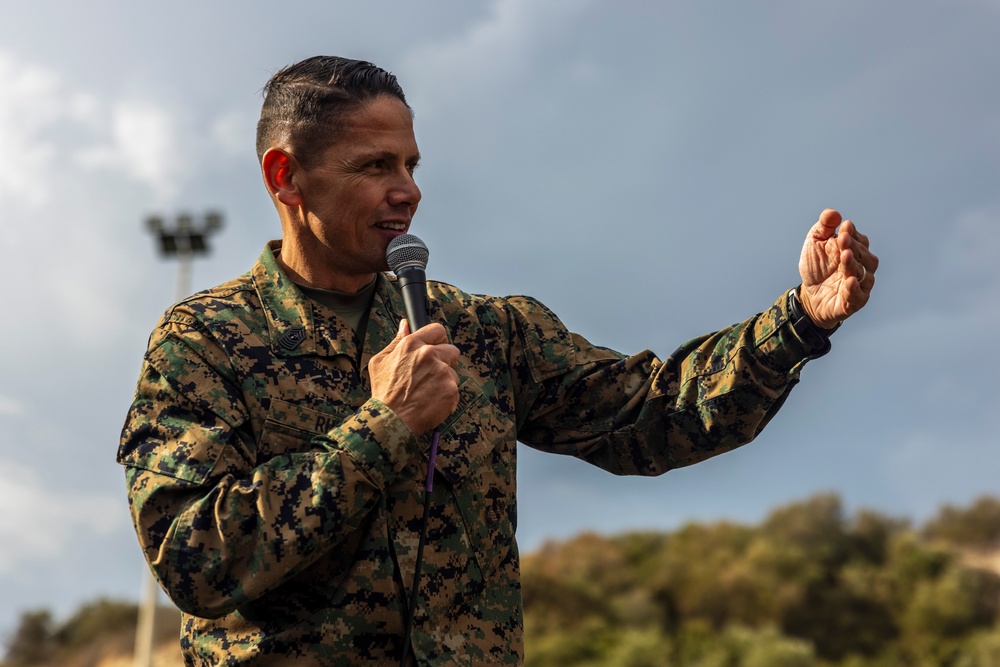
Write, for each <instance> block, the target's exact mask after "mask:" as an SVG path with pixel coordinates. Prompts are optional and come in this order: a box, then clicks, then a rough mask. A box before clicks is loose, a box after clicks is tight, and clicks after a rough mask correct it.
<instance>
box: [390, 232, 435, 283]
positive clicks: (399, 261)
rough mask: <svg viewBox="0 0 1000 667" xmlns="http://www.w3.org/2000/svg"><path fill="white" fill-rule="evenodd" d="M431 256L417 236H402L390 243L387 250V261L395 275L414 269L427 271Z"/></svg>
mask: <svg viewBox="0 0 1000 667" xmlns="http://www.w3.org/2000/svg"><path fill="white" fill-rule="evenodd" d="M430 254H431V253H430V251H429V250H428V249H427V246H426V245H424V242H423V241H421V240H420V239H418V238H417V237H416V236H414V235H413V234H400V235H399V236H397V237H396V238H394V239H393V240H391V241H389V247H388V248H386V249H385V261H386V264H388V265H389V268H390V269H392V272H393V273H395V274H399V272H400V271H402V270H404V269H408V268H413V267H417V268H420V269H426V268H427V259H428V258H429V257H430Z"/></svg>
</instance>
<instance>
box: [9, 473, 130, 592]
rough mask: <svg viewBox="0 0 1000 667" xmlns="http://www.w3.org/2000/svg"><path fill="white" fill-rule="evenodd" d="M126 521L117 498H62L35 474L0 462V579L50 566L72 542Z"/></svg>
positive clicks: (101, 532) (105, 533)
mask: <svg viewBox="0 0 1000 667" xmlns="http://www.w3.org/2000/svg"><path fill="white" fill-rule="evenodd" d="M126 520H127V518H126V516H125V512H124V510H123V508H122V503H121V501H120V499H119V498H114V497H111V496H99V495H85V494H71V493H62V492H60V491H59V490H56V489H52V488H48V487H46V486H45V484H44V482H43V480H42V478H41V475H39V474H38V473H37V472H36V471H35V470H33V469H31V468H27V467H24V466H21V465H18V464H16V463H12V462H10V461H5V460H2V459H0V574H8V573H10V572H12V571H13V570H14V569H15V568H16V567H17V566H18V565H20V564H22V563H30V562H33V561H37V560H39V559H44V560H55V559H56V558H58V557H60V556H62V555H63V554H64V552H65V550H66V549H67V548H68V546H69V544H70V541H71V540H72V538H74V537H75V536H77V535H79V534H86V535H91V534H96V535H108V534H110V533H111V532H112V531H114V530H115V529H117V528H119V527H121V526H122V525H123V524H124V522H125V521H126Z"/></svg>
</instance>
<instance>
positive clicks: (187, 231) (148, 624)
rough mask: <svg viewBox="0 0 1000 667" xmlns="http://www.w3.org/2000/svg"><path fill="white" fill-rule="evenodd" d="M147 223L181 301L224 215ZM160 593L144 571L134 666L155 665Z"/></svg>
mask: <svg viewBox="0 0 1000 667" xmlns="http://www.w3.org/2000/svg"><path fill="white" fill-rule="evenodd" d="M146 226H147V227H148V228H149V230H150V231H151V232H153V234H155V235H157V236H158V237H159V241H160V254H161V255H163V256H164V257H177V259H178V260H179V261H180V264H179V265H178V267H177V288H176V294H175V296H174V301H175V302H177V301H180V300H181V299H183V298H185V297H187V296H188V294H190V292H191V268H192V264H193V262H194V257H195V255H204V254H207V253H208V236H209V235H210V234H212V233H214V232H216V231H218V230H219V229H220V228H221V227H222V215H221V214H219V213H215V212H211V213H208V214H206V215H205V220H204V224H203V225H202V226H201V227H196V226H195V225H194V221H193V219H192V217H191V216H190V215H186V214H183V215H179V216H177V226H176V228H175V229H174V230H168V229H167V228H166V227H164V224H163V219H162V218H160V217H158V216H152V217H150V218H148V219H147V220H146ZM159 595H160V587H159V584H157V583H156V579H154V578H153V573H152V572H150V571H149V570H145V571H144V575H143V584H142V601H141V602H140V604H139V619H138V625H137V626H136V630H135V655H134V657H133V663H132V664H133V665H134V667H152V664H153V640H154V639H155V637H154V635H155V631H156V602H157V599H158V598H159Z"/></svg>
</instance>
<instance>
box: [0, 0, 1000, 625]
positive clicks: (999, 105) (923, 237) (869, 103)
mask: <svg viewBox="0 0 1000 667" xmlns="http://www.w3.org/2000/svg"><path fill="white" fill-rule="evenodd" d="M998 31H1000V4H998V3H996V2H993V1H989V0H948V1H946V0H907V1H906V2H903V1H902V0H892V1H887V2H881V3H873V2H870V1H867V0H848V1H845V2H838V3H819V2H802V1H801V0H775V1H772V2H768V3H722V2H713V1H708V2H706V1H704V0H702V1H694V0H680V1H678V2H673V3H661V2H652V1H650V2H637V1H636V2H630V1H625V2H616V3H608V2H605V3H601V2H597V1H595V0H553V1H551V2H545V3H537V2H530V1H529V0H492V1H482V2H466V3H454V2H443V1H436V0H431V1H426V2H422V3H412V2H407V1H405V0H386V1H384V2H380V3H364V4H361V3H357V6H351V7H336V6H334V4H333V3H329V2H319V1H316V2H289V3H284V4H282V5H280V6H279V5H275V4H274V3H262V2H255V1H240V2H237V1H236V0H223V1H219V2H214V3H196V2H192V1H191V0H179V1H177V2H173V3H169V4H167V5H163V4H161V5H155V6H141V7H140V6H139V5H137V4H135V3H126V2H122V1H117V0H115V1H112V0H92V1H90V2H87V3H73V4H67V3H61V2H55V1H54V0H36V2H33V3H20V4H15V5H11V4H9V3H8V4H7V5H5V6H4V8H3V9H0V147H2V148H3V155H4V157H5V159H6V164H5V169H4V170H3V177H2V178H0V231H2V233H0V253H2V257H3V258H4V259H3V264H2V267H3V270H4V275H5V281H4V284H5V289H4V290H3V297H2V300H3V304H4V306H5V310H6V312H7V316H6V318H5V319H4V326H3V327H0V349H3V350H4V351H5V354H3V355H2V357H0V635H5V634H6V633H7V632H9V630H10V629H12V627H13V625H14V623H15V622H16V619H17V616H18V614H19V613H20V612H21V611H22V610H24V609H29V608H37V607H48V608H50V609H53V610H54V611H56V612H57V613H58V614H66V613H68V612H69V611H71V610H72V609H74V608H75V607H76V606H77V605H79V604H80V603H81V602H82V601H84V600H88V599H92V598H94V597H96V596H99V595H110V596H116V597H131V598H136V597H137V596H138V591H139V586H140V582H141V573H142V568H143V564H142V562H141V557H140V554H139V550H138V547H137V546H136V543H135V538H134V535H133V533H132V528H131V524H130V522H129V520H128V514H127V508H126V501H125V496H124V484H123V475H122V471H121V470H120V469H119V468H118V467H117V466H116V465H115V463H114V455H115V450H116V447H117V439H118V433H119V431H120V428H121V424H122V420H123V418H124V416H125V411H126V409H127V407H128V403H129V400H130V397H131V393H132V389H133V387H134V383H135V379H136V376H137V372H138V369H139V363H140V359H141V356H142V352H143V350H144V348H145V342H146V338H147V336H148V334H149V331H150V329H151V328H152V326H153V325H154V324H155V322H156V319H157V317H158V316H159V314H160V313H161V312H162V311H163V309H164V308H166V307H167V306H168V305H169V304H170V302H171V301H172V300H173V296H174V294H173V292H174V284H175V279H176V269H177V267H176V266H175V265H173V264H170V263H169V262H165V261H162V260H160V259H158V258H157V257H156V255H155V251H154V246H153V241H152V238H151V237H150V236H149V235H148V233H147V232H146V231H145V230H144V228H143V225H142V221H143V219H144V218H145V217H146V216H147V215H149V214H151V213H159V214H162V215H165V216H169V217H172V216H174V215H176V214H177V213H179V212H182V211H191V212H194V213H195V214H201V213H203V212H204V211H206V210H208V209H221V210H222V211H224V213H225V215H226V226H225V228H224V230H223V231H222V232H221V233H220V234H219V235H218V236H217V237H215V238H214V239H213V243H214V246H215V252H214V253H213V255H212V256H211V257H210V258H208V259H205V260H200V261H199V262H198V263H197V264H196V266H195V270H194V276H193V278H194V287H195V288H203V287H208V286H211V285H213V284H217V283H219V282H222V281H224V280H227V279H229V278H231V277H233V276H235V275H236V274H239V273H242V272H243V271H245V270H246V269H247V268H249V266H250V265H251V264H252V262H253V261H254V260H255V258H256V257H257V255H258V254H259V252H260V250H261V248H262V247H263V245H264V243H265V241H267V240H268V239H271V238H275V237H277V236H278V234H279V228H278V224H277V220H276V216H275V214H274V212H273V209H272V208H271V206H270V203H269V202H268V200H267V198H266V197H265V195H264V191H263V188H262V186H261V184H260V178H259V175H258V171H257V166H256V163H255V156H254V151H253V130H254V124H255V121H256V115H257V112H258V111H259V105H260V95H259V91H260V88H261V86H262V85H263V84H264V82H265V81H266V80H267V78H268V77H269V76H270V75H271V74H272V73H273V72H274V71H275V70H277V69H278V68H280V67H282V66H284V65H286V64H289V63H291V62H294V61H297V60H299V59H301V58H303V57H306V56H310V55H314V54H317V53H335V54H339V55H346V56H351V57H358V58H366V59H369V60H373V61H375V62H377V63H379V64H380V65H382V66H384V67H386V68H388V69H390V70H392V71H393V72H395V73H396V74H397V75H398V76H399V78H400V81H401V83H402V85H403V87H404V89H405V90H406V92H407V96H408V98H409V101H410V102H411V104H412V106H413V107H414V109H415V111H416V121H415V122H416V125H415V127H416V134H417V140H418V142H419V144H420V149H421V152H422V154H423V164H422V166H421V167H420V170H419V171H418V176H417V177H418V182H419V183H420V185H421V188H422V190H423V200H422V202H421V205H420V212H419V213H418V215H417V219H416V222H415V224H414V227H413V229H412V231H413V232H414V233H415V234H417V235H418V236H420V237H421V238H423V239H424V241H426V242H427V244H428V246H429V247H430V249H431V262H430V265H429V267H428V273H429V274H430V275H431V276H432V277H436V278H440V279H443V280H446V281H449V282H452V283H455V284H457V285H459V286H461V287H463V288H464V289H466V290H468V291H474V292H484V293H491V294H511V293H527V294H531V295H533V296H535V297H537V298H539V299H541V300H542V301H543V302H545V303H546V304H547V305H549V306H550V307H551V308H552V309H553V310H555V311H556V312H557V313H558V314H559V315H560V316H561V318H562V319H563V320H564V321H565V322H566V323H567V325H569V326H570V327H571V328H572V329H574V330H576V331H579V332H580V333H582V334H584V335H586V336H587V337H588V338H590V339H591V340H592V341H594V342H597V343H599V344H603V345H607V346H611V347H615V348H617V349H620V350H622V351H632V352H634V351H638V350H641V349H644V348H651V349H653V350H655V351H656V352H657V353H658V354H660V356H663V357H665V356H666V355H668V354H670V352H672V351H673V349H674V348H675V347H677V346H678V345H679V344H680V343H682V342H683V341H684V340H686V339H688V338H690V337H693V336H696V335H698V334H701V333H704V332H708V331H711V330H714V329H717V328H720V327H723V326H726V325H728V324H730V323H732V322H735V321H738V320H741V319H743V318H745V317H747V316H749V315H752V314H753V313H754V312H757V311H759V310H762V309H764V308H767V307H768V306H769V305H770V304H771V303H772V302H773V300H774V299H775V298H776V297H777V296H778V295H779V294H780V293H781V292H782V291H783V290H785V289H787V288H788V287H791V286H793V285H795V284H796V283H797V281H798V277H797V272H796V263H797V258H798V253H799V248H800V247H801V244H802V240H803V238H804V235H805V233H806V231H807V230H808V228H809V226H810V225H811V224H812V223H813V222H814V221H815V219H816V217H817V216H818V214H819V212H820V211H821V210H822V209H823V208H825V207H834V208H838V209H840V210H841V211H842V212H843V213H844V214H845V215H846V216H848V217H850V218H852V219H853V220H855V221H856V223H857V224H858V226H859V227H860V228H861V229H862V230H863V231H864V232H866V233H867V234H868V235H869V236H870V237H871V239H872V243H873V248H874V250H875V251H876V252H877V253H878V254H879V256H880V258H881V259H882V266H881V268H880V270H879V274H878V285H877V288H876V292H875V295H874V296H873V299H872V302H871V303H870V305H869V307H868V308H867V309H866V310H865V311H863V312H862V313H860V314H859V315H858V316H857V317H856V318H854V319H853V320H851V321H850V322H849V323H848V324H847V325H845V326H844V327H843V328H842V329H841V330H840V331H839V332H838V333H837V334H836V336H835V338H834V351H833V352H832V353H831V354H830V355H829V356H828V357H826V358H824V359H822V360H820V361H817V362H815V363H813V364H811V365H810V366H809V367H807V368H806V370H805V371H804V373H803V381H802V383H801V384H800V385H799V386H798V387H797V388H796V389H795V391H794V392H793V394H792V396H791V398H790V400H789V401H788V403H787V404H786V406H785V408H784V409H783V411H782V413H781V414H780V415H779V416H778V418H776V419H775V421H774V422H773V423H772V424H771V425H770V426H769V427H768V429H767V430H766V431H765V432H764V434H763V435H762V436H761V437H760V438H759V439H758V440H757V441H756V442H755V443H753V444H751V445H750V446H748V447H745V448H743V449H742V450H739V451H737V452H733V453H731V454H727V455H725V456H722V457H719V458H717V459H714V460H712V461H709V462H706V463H703V464H700V465H698V466H694V467H691V468H688V469H684V470H678V471H674V472H671V473H669V474H668V475H666V476H663V477H660V478H657V479H619V478H614V477H611V476H609V475H607V474H604V473H601V472H599V471H596V470H592V469H590V468H588V467H587V466H586V465H583V464H580V463H579V462H577V461H574V460H571V459H566V458H563V457H553V456H546V455H541V454H538V453H535V452H533V451H531V450H527V449H523V450H522V453H521V457H520V473H519V485H520V525H519V529H518V532H519V539H520V541H521V544H522V548H525V549H532V548H534V547H537V546H538V545H540V544H541V543H542V542H543V541H544V540H546V539H559V538H565V537H568V536H570V535H573V534H575V533H577V532H579V531H582V530H596V531H600V532H604V533H614V532H619V531H624V530H629V529H640V528H641V529H646V528H658V529H671V528H675V527H677V526H679V525H682V524H683V523H685V522H687V521H704V520H715V519H720V518H727V519H732V520H737V521H757V520H759V519H760V518H762V517H763V516H764V515H765V514H766V513H767V512H768V511H769V510H770V509H771V508H773V507H774V506H776V505H778V504H782V503H787V502H791V501H795V500H798V499H802V498H804V497H806V496H808V495H811V494H813V493H817V492H820V491H828V490H833V491H837V492H839V493H840V494H841V495H842V497H843V498H844V501H845V504H846V506H847V508H848V509H849V510H852V511H853V510H854V509H857V508H859V507H868V508H874V509H876V510H879V511H882V512H885V513H888V514H892V515H895V516H906V517H910V518H913V519H916V520H922V519H924V518H926V517H928V516H930V515H932V514H933V513H934V512H935V511H936V509H937V508H938V507H939V506H940V505H941V504H942V503H954V504H966V503H968V502H970V501H971V500H972V499H974V498H975V497H977V496H978V495H981V494H984V493H997V492H998V488H997V486H998V485H997V481H996V478H997V472H998V470H1000V449H998V447H997V435H996V433H997V428H996V421H997V415H998V414H1000V400H998V399H1000V390H998V389H997V383H996V382H995V377H997V375H998V371H1000V358H998V353H997V351H996V350H997V345H996V344H995V339H996V332H997V331H998V329H1000V308H998V307H997V304H998V296H1000V280H998V277H997V266H998V265H1000V234H998V233H997V232H998V229H1000V188H998V186H1000V99H998V98H1000V88H998V86H997V85H996V72H998V71H1000V39H998V38H997V37H998Z"/></svg>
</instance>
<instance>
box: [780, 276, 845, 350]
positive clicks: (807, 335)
mask: <svg viewBox="0 0 1000 667" xmlns="http://www.w3.org/2000/svg"><path fill="white" fill-rule="evenodd" d="M801 287H802V286H801V285H800V286H799V287H796V288H795V289H793V290H789V292H788V312H789V315H790V316H791V322H792V328H794V329H795V332H796V333H797V334H798V335H799V337H800V338H802V340H804V341H807V342H809V343H813V344H816V345H824V344H826V342H827V340H828V339H829V338H830V336H831V335H832V334H833V332H834V331H836V330H837V329H839V328H840V323H839V322H838V323H837V324H835V325H834V326H832V327H824V326H821V325H819V324H817V323H816V321H815V320H814V319H813V318H812V316H810V315H809V313H808V311H807V310H806V307H805V305H804V304H803V303H802V300H801V298H800V296H799V294H800V292H799V290H800V289H801Z"/></svg>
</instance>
